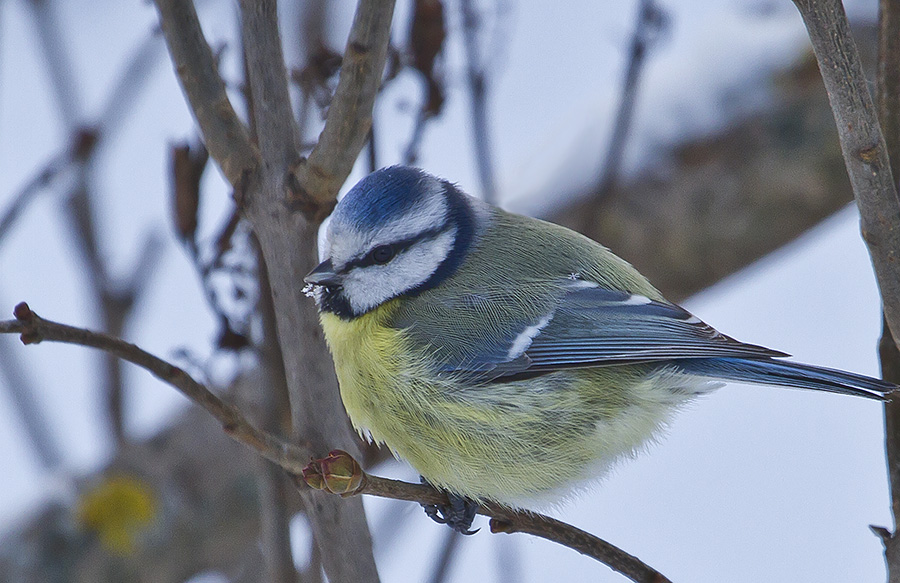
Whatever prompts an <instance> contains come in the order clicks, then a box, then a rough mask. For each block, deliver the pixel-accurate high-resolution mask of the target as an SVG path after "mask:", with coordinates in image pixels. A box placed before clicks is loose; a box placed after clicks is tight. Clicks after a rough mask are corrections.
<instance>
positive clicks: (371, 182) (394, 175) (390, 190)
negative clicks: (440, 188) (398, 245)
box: [332, 166, 429, 229]
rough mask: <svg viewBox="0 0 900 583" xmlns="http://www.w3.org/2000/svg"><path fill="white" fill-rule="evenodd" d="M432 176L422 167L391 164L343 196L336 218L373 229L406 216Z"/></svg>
mask: <svg viewBox="0 0 900 583" xmlns="http://www.w3.org/2000/svg"><path fill="white" fill-rule="evenodd" d="M428 178H429V176H428V174H426V173H425V172H423V171H422V170H419V169H418V168H410V167H409V166H391V167H389V168H382V169H381V170H377V171H375V172H373V173H372V174H369V175H368V176H366V177H365V178H363V179H362V180H360V181H359V182H358V183H357V184H356V186H354V187H353V188H351V189H350V191H349V192H347V194H346V195H345V196H344V198H342V199H341V201H340V203H339V204H338V205H337V208H335V210H334V215H333V218H332V220H335V221H339V222H343V223H349V224H351V225H354V226H355V227H356V228H362V229H372V228H375V227H377V226H378V225H383V224H384V223H386V222H388V221H390V220H391V219H394V218H397V217H399V216H401V215H403V213H404V212H406V211H407V210H409V208H410V207H412V206H413V205H414V204H415V203H417V202H418V201H419V200H420V199H421V198H422V197H423V196H424V194H425V190H424V189H422V188H419V187H418V186H419V184H420V183H421V182H422V181H424V180H427V179H428Z"/></svg>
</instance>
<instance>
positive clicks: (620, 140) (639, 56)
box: [597, 0, 667, 200]
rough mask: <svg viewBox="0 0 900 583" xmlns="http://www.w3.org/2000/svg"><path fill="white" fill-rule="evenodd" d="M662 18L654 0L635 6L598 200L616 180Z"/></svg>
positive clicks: (608, 193) (604, 196)
mask: <svg viewBox="0 0 900 583" xmlns="http://www.w3.org/2000/svg"><path fill="white" fill-rule="evenodd" d="M666 21H667V17H666V14H665V12H664V11H663V9H662V8H661V7H660V6H659V5H658V4H656V1H655V0H641V3H640V6H639V7H638V16H637V24H635V27H634V34H632V36H631V48H630V49H629V51H628V54H629V59H628V66H627V67H626V69H625V79H624V81H623V82H622V95H621V97H620V101H619V109H618V111H617V112H616V114H615V116H614V118H613V119H614V120H615V121H614V125H613V131H612V133H611V134H610V137H609V146H608V149H607V151H606V161H605V162H604V164H603V170H602V172H601V174H600V186H599V187H598V188H597V198H598V199H600V200H602V199H604V198H606V197H608V196H609V195H610V194H611V193H612V192H613V190H614V189H615V187H616V184H617V183H618V180H619V173H620V169H621V166H622V159H623V157H624V155H625V146H626V145H627V143H628V134H629V132H630V131H631V125H632V122H633V121H634V109H635V105H636V104H637V91H638V84H639V82H640V79H641V73H642V72H643V70H644V63H645V62H646V58H647V53H648V52H649V50H650V48H651V46H652V44H653V42H654V41H655V40H656V38H657V37H658V36H659V33H660V31H661V30H662V29H663V27H664V26H665V24H666Z"/></svg>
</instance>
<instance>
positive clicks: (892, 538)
mask: <svg viewBox="0 0 900 583" xmlns="http://www.w3.org/2000/svg"><path fill="white" fill-rule="evenodd" d="M877 92H878V118H879V121H880V122H881V128H882V130H883V132H884V140H885V143H886V144H887V149H888V155H889V157H890V161H891V173H892V175H893V176H900V6H898V5H897V3H896V2H891V1H888V0H882V1H881V2H879V14H878V75H877ZM879 357H880V359H881V374H882V376H883V377H884V378H885V379H886V380H889V381H892V382H895V383H897V382H900V350H898V349H897V343H896V341H895V340H894V337H893V336H892V334H891V330H890V327H889V326H888V324H887V322H886V321H885V322H884V323H883V325H882V328H881V341H880V342H879ZM884 429H885V450H886V453H887V466H888V480H889V483H890V487H891V514H892V515H893V517H894V532H891V531H889V530H888V529H884V528H882V529H881V532H879V531H876V532H877V533H878V534H880V535H881V540H882V542H883V543H884V559H885V565H886V566H887V572H888V581H889V582H890V583H900V536H898V535H897V525H898V524H900V401H888V402H885V404H884Z"/></svg>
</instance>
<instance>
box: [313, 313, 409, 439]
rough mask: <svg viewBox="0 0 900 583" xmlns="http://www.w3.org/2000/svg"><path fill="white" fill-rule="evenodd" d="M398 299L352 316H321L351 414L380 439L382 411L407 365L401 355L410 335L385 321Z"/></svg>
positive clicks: (360, 427) (362, 427)
mask: <svg viewBox="0 0 900 583" xmlns="http://www.w3.org/2000/svg"><path fill="white" fill-rule="evenodd" d="M393 305H394V302H387V303H386V304H384V305H382V306H380V307H378V308H376V309H374V310H372V311H371V312H369V313H367V314H365V315H363V316H361V317H359V318H355V319H353V320H349V321H348V320H344V319H341V318H340V317H338V316H335V315H334V314H329V313H322V314H321V316H320V318H321V322H322V328H323V330H324V331H325V340H326V341H327V342H328V347H329V348H330V349H331V353H332V355H333V356H334V365H335V371H336V372H337V376H338V382H339V383H340V388H341V399H342V400H343V402H344V407H345V408H346V409H347V414H348V415H349V416H350V420H351V421H352V422H353V426H354V427H356V428H357V429H359V430H363V429H365V430H368V431H371V432H372V436H373V437H374V438H375V439H377V440H378V441H384V436H383V435H381V433H382V432H381V431H379V429H381V427H379V425H380V424H381V423H379V421H381V422H382V423H383V419H381V418H380V416H379V415H378V412H379V411H384V409H385V408H386V407H390V402H391V401H393V400H395V399H396V397H394V396H392V395H393V394H394V393H395V391H396V389H397V385H398V383H399V382H400V378H401V377H402V376H403V370H404V366H405V365H404V362H403V360H402V359H401V355H402V352H403V350H404V349H405V347H406V346H407V341H406V340H405V338H404V337H403V333H402V332H401V331H400V330H397V329H396V328H391V327H389V326H386V325H385V322H386V320H387V319H388V318H389V317H390V315H391V313H392V312H393V310H394V307H393Z"/></svg>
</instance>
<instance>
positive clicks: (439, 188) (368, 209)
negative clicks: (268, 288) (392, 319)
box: [305, 166, 475, 319]
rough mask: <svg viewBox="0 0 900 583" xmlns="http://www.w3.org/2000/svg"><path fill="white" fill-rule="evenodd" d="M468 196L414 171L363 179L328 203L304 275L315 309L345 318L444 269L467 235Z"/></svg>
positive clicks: (412, 290) (458, 257)
mask: <svg viewBox="0 0 900 583" xmlns="http://www.w3.org/2000/svg"><path fill="white" fill-rule="evenodd" d="M474 222H475V210H474V208H473V201H472V199H470V197H468V196H467V195H465V194H463V193H462V192H461V191H460V190H458V189H457V188H456V187H455V186H454V185H453V184H451V183H449V182H447V181H444V180H440V179H438V178H436V177H434V176H431V175H430V174H427V173H426V172H423V171H422V170H419V169H416V168H409V167H404V166H393V167H390V168H384V169H382V170H378V171H377V172H373V173H372V174H370V175H369V176H367V177H366V178H363V179H362V180H361V181H360V182H359V183H357V184H356V186H354V187H353V188H352V189H350V191H349V192H348V193H347V194H346V195H345V196H344V198H342V199H341V201H340V202H339V203H338V205H337V206H336V207H335V209H334V213H333V214H332V216H331V221H330V223H329V224H328V227H327V230H326V233H325V245H324V261H322V263H320V264H319V266H318V267H316V268H315V269H313V270H312V271H311V272H310V273H309V275H307V276H306V278H305V279H306V282H307V283H309V284H311V285H312V286H313V287H312V289H313V295H314V297H315V298H316V301H317V304H318V306H319V309H320V310H322V311H326V312H332V313H334V314H337V315H338V316H340V317H342V318H345V319H352V318H355V317H358V316H361V315H363V314H365V313H367V312H369V311H370V310H372V309H374V308H376V307H378V306H380V305H381V304H383V303H384V302H387V301H388V300H391V299H393V298H396V297H399V296H404V295H416V294H419V293H421V292H423V291H425V290H427V289H431V288H433V287H435V286H436V285H438V284H439V283H440V282H441V281H443V280H444V279H446V278H447V277H449V276H450V275H452V274H453V273H454V272H455V271H456V270H457V269H458V268H459V265H460V264H461V262H462V260H463V258H464V257H465V255H466V253H467V252H468V250H469V248H470V246H471V243H472V239H473V236H474Z"/></svg>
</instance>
